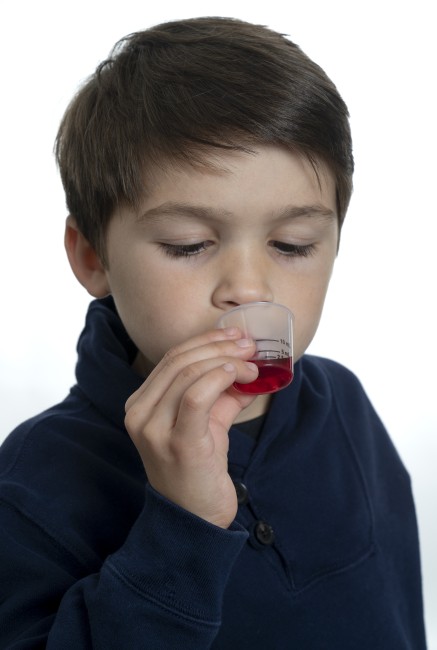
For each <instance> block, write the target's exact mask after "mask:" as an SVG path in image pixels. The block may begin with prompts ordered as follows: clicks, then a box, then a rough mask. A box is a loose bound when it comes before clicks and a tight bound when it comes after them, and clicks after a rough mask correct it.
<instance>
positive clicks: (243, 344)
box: [235, 339, 253, 348]
mask: <svg viewBox="0 0 437 650" xmlns="http://www.w3.org/2000/svg"><path fill="white" fill-rule="evenodd" d="M235 343H236V344H237V345H238V347H239V348H250V346H251V345H252V344H253V341H251V340H250V339H238V341H235Z"/></svg>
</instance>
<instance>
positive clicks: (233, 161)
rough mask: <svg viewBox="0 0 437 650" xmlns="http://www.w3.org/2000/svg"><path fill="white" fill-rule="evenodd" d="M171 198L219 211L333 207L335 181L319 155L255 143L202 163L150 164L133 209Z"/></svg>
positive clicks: (330, 209)
mask: <svg viewBox="0 0 437 650" xmlns="http://www.w3.org/2000/svg"><path fill="white" fill-rule="evenodd" d="M177 203H178V204H181V205H182V204H186V205H193V206H196V205H197V206H200V207H201V206H203V207H205V208H208V207H209V208H213V209H214V210H215V211H217V212H222V213H223V214H226V213H229V214H235V213H237V214H238V213H240V212H246V211H256V212H266V211H267V212H269V211H272V210H273V211H277V210H280V209H282V208H285V207H288V208H290V207H295V208H302V207H305V206H307V207H308V206H315V207H316V208H319V209H320V211H325V212H333V213H335V212H336V185H335V179H334V175H333V174H332V172H331V170H330V169H329V167H328V166H327V165H326V164H325V163H323V162H322V161H318V160H316V161H314V162H310V161H309V160H308V159H307V158H306V157H305V156H303V155H299V154H296V153H291V152H290V151H287V150H286V149H284V148H282V147H276V146H259V147H256V148H255V149H254V150H253V152H250V153H246V152H241V151H238V152H237V151H232V152H225V153H219V154H217V153H214V154H212V155H211V156H209V157H205V160H204V163H203V164H189V163H177V164H170V163H168V164H167V165H162V166H160V167H159V168H158V167H154V168H153V169H151V170H150V171H149V173H148V174H146V176H145V182H144V197H143V200H142V201H141V205H140V206H139V213H142V214H144V213H145V212H147V211H150V210H154V209H156V208H158V207H159V206H162V205H165V204H167V205H170V204H177Z"/></svg>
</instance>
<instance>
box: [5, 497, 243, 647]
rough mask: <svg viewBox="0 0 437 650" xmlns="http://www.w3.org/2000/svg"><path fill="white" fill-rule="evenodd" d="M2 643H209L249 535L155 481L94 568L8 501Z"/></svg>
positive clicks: (82, 644) (101, 644) (130, 644)
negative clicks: (161, 490) (120, 538)
mask: <svg viewBox="0 0 437 650" xmlns="http://www.w3.org/2000/svg"><path fill="white" fill-rule="evenodd" d="M0 507H1V509H0V517H1V520H3V521H2V522H1V523H0V548H1V560H0V561H1V565H2V566H1V574H2V579H1V585H0V603H1V605H0V620H1V625H0V647H1V648H3V649H4V650H8V649H11V650H12V648H14V649H15V648H18V647H19V648H26V649H28V650H30V649H31V648H40V647H45V648H47V650H59V648H62V649H63V650H70V649H72V650H73V648H74V649H75V650H77V648H81V649H82V650H86V649H88V648H90V649H91V648H92V649H93V650H94V649H100V648H101V649H102V650H103V649H105V650H112V649H113V650H120V648H129V650H136V649H137V648H138V649H140V648H141V649H145V650H155V649H156V650H158V649H160V650H162V649H163V648H175V647H177V648H179V647H181V648H184V647H185V648H190V650H196V648H199V650H200V649H202V650H206V649H207V648H209V647H210V646H211V644H212V642H213V640H214V638H215V636H216V634H217V632H218V629H219V627H220V619H221V606H222V598H223V593H224V590H225V587H226V583H227V580H228V577H229V574H230V572H231V570H232V566H233V564H234V562H235V559H236V558H237V556H238V554H239V553H240V551H241V549H242V546H243V544H244V543H245V541H246V538H247V532H246V531H245V530H244V529H243V528H241V527H240V526H239V525H238V524H236V523H234V524H232V526H231V527H230V528H229V529H227V530H223V529H221V528H218V527H216V526H213V525H211V524H209V523H208V522H205V521H204V520H202V519H200V518H198V517H196V516H195V515H192V514H191V513H188V512H187V511H185V510H183V509H182V508H179V507H178V506H176V505H174V504H173V503H171V502H169V501H167V500H166V499H164V498H163V497H161V496H160V495H159V494H158V493H157V492H155V491H154V490H153V488H151V487H150V486H147V487H146V499H145V504H144V508H143V510H142V512H141V513H140V515H139V517H138V519H137V520H136V522H135V523H134V525H133V527H132V529H131V531H130V533H129V535H128V537H127V539H126V541H125V543H124V544H123V545H122V546H121V547H120V548H119V549H118V550H117V551H116V552H115V553H113V554H112V555H110V556H108V557H107V558H106V560H105V561H104V562H103V564H102V565H101V567H100V570H99V571H97V572H91V571H88V573H87V574H86V575H84V573H86V571H84V568H83V567H81V566H80V563H79V561H78V560H77V559H76V558H74V557H73V556H72V555H71V552H70V551H67V550H65V549H63V548H62V547H61V546H60V545H59V544H58V543H57V542H56V541H55V540H54V539H53V538H52V537H50V536H48V535H47V533H46V531H44V530H43V529H42V528H41V527H39V526H38V524H37V523H36V522H35V521H32V520H31V518H29V517H26V516H24V515H23V513H22V512H20V511H18V510H17V509H16V508H15V507H13V506H12V505H11V504H10V503H5V502H1V506H0Z"/></svg>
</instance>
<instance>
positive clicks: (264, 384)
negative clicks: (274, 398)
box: [234, 357, 293, 395]
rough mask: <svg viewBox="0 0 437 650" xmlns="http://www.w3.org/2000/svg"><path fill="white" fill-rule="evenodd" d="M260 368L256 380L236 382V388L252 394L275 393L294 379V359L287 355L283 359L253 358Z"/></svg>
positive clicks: (252, 360)
mask: <svg viewBox="0 0 437 650" xmlns="http://www.w3.org/2000/svg"><path fill="white" fill-rule="evenodd" d="M250 361H251V363H255V364H256V365H257V366H258V369H259V375H258V377H257V379H255V381H251V382H250V384H238V383H237V382H236V383H235V384H234V388H235V389H236V390H238V392H239V393H248V394H250V395H261V394H265V393H275V392H276V391H277V390H281V388H285V386H288V384H290V383H291V381H292V380H293V371H292V367H293V364H292V359H291V358H290V357H286V358H283V359H268V360H264V359H262V360H261V359H251V360H250Z"/></svg>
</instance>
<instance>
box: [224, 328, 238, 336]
mask: <svg viewBox="0 0 437 650" xmlns="http://www.w3.org/2000/svg"><path fill="white" fill-rule="evenodd" d="M223 332H224V333H225V334H226V336H235V335H236V334H237V333H238V327H224V328H223Z"/></svg>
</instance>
